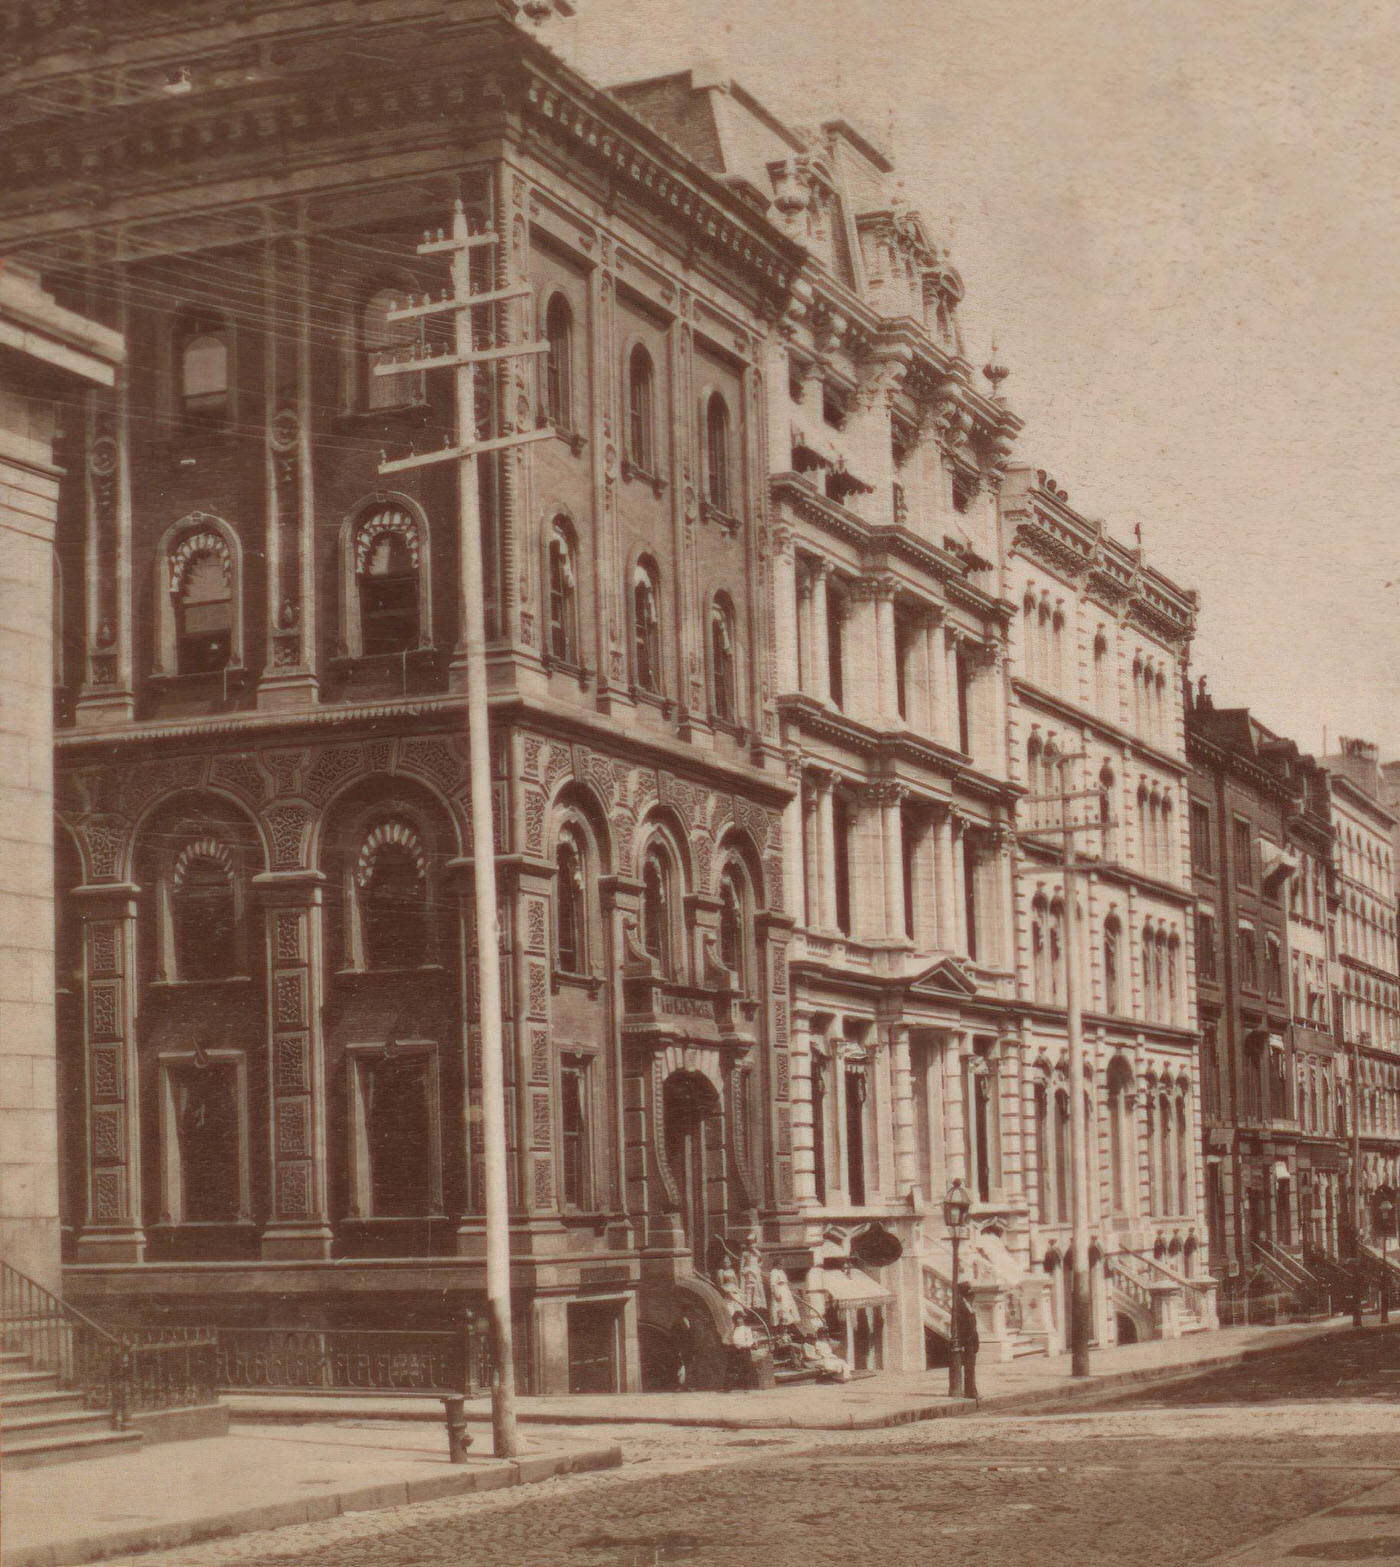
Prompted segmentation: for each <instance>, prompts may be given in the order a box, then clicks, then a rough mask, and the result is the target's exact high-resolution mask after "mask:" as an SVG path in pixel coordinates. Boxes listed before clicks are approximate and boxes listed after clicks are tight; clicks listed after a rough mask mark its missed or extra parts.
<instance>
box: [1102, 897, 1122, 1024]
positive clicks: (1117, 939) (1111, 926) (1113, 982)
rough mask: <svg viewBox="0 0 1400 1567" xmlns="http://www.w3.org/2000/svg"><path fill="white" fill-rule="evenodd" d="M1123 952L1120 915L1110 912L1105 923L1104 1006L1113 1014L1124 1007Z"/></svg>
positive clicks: (1106, 1010)
mask: <svg viewBox="0 0 1400 1567" xmlns="http://www.w3.org/2000/svg"><path fill="white" fill-rule="evenodd" d="M1122 954H1123V927H1122V925H1121V924H1120V923H1119V920H1118V916H1117V915H1116V914H1110V915H1109V916H1108V918H1107V919H1106V920H1105V921H1104V925H1103V1007H1104V1011H1105V1012H1108V1013H1111V1014H1117V1013H1118V1012H1119V1011H1121V1009H1122V984H1121V973H1120V970H1121V965H1122Z"/></svg>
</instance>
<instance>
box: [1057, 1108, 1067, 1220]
mask: <svg viewBox="0 0 1400 1567" xmlns="http://www.w3.org/2000/svg"><path fill="white" fill-rule="evenodd" d="M1069 1139H1070V1128H1069V1095H1068V1094H1067V1093H1066V1092H1065V1091H1064V1089H1061V1090H1060V1091H1059V1092H1058V1093H1057V1094H1056V1095H1055V1218H1056V1220H1057V1221H1058V1222H1059V1223H1060V1224H1068V1223H1069V1196H1070V1174H1069V1169H1070V1161H1069V1155H1070V1148H1069Z"/></svg>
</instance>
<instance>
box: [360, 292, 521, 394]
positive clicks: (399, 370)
mask: <svg viewBox="0 0 1400 1567" xmlns="http://www.w3.org/2000/svg"><path fill="white" fill-rule="evenodd" d="M480 303H481V301H480V300H479V299H464V300H461V301H459V302H458V303H457V304H455V305H454V306H453V309H455V310H470V309H472V308H473V307H474V306H475V305H479V304H480ZM548 352H549V344H548V343H546V342H543V341H541V342H538V343H503V344H502V345H501V346H500V347H498V348H474V349H472V351H471V353H469V354H420V355H418V357H417V358H414V359H381V360H380V361H379V362H378V363H377V364H375V365H374V366H373V370H374V373H375V375H408V374H410V373H411V372H412V371H414V370H457V369H460V368H461V366H462V365H484V364H489V363H491V362H492V361H493V360H496V359H515V358H516V357H518V356H520V355H524V354H547V353H548Z"/></svg>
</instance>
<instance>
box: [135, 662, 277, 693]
mask: <svg viewBox="0 0 1400 1567" xmlns="http://www.w3.org/2000/svg"><path fill="white" fill-rule="evenodd" d="M252 680H253V674H252V671H251V670H250V669H248V668H246V667H245V666H244V665H243V664H225V665H224V666H223V668H222V669H171V670H165V669H154V670H152V671H151V673H150V674H148V675H147V676H146V684H147V685H149V686H155V687H156V688H157V689H160V690H170V691H179V690H181V689H184V690H197V689H198V688H199V686H200V685H201V684H204V685H219V686H222V685H225V684H227V686H228V687H229V689H230V690H233V689H234V688H240V689H241V688H242V687H244V686H247V685H251V684H252Z"/></svg>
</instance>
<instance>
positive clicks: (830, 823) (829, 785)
mask: <svg viewBox="0 0 1400 1567" xmlns="http://www.w3.org/2000/svg"><path fill="white" fill-rule="evenodd" d="M809 777H810V778H811V780H812V788H813V790H814V791H815V793H816V797H817V810H816V818H817V820H816V827H817V831H816V855H815V857H814V859H813V861H812V864H811V865H810V866H809V869H810V870H813V871H815V873H816V878H817V887H818V898H817V907H818V910H819V912H820V918H819V919H818V920H817V927H818V929H820V930H825V931H831V930H835V929H836V876H835V870H836V814H835V809H834V801H833V795H832V791H833V788H834V783H835V780H834V779H833V778H832V776H831V774H830V773H821V772H815V771H814V772H812V773H810V774H809Z"/></svg>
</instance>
